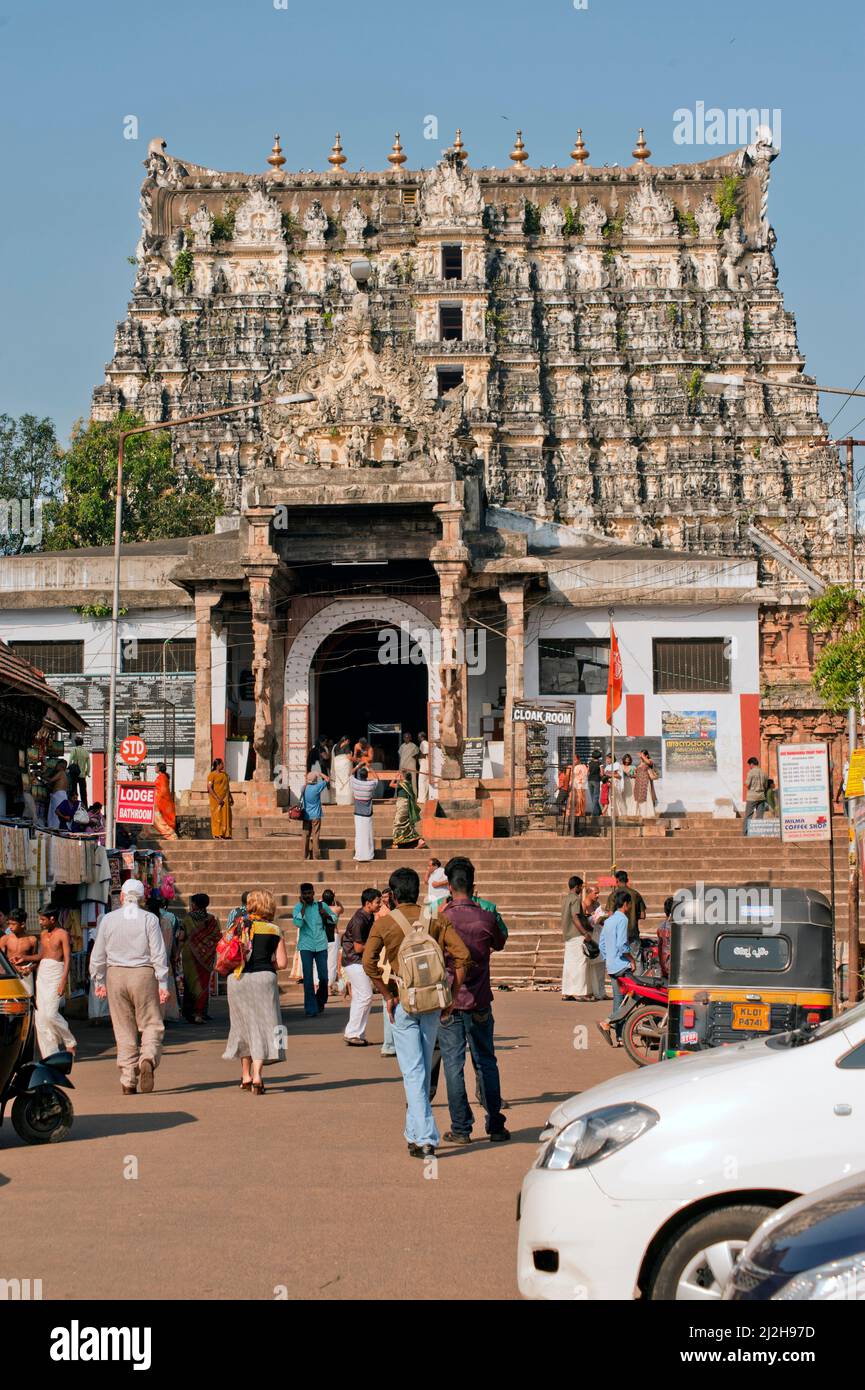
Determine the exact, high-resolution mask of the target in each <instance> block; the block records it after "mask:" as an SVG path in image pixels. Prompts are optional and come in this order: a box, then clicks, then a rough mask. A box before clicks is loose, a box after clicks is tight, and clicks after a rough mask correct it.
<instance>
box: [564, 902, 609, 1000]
mask: <svg viewBox="0 0 865 1390" xmlns="http://www.w3.org/2000/svg"><path fill="white" fill-rule="evenodd" d="M568 887H569V888H570V882H569V884H568ZM598 897H599V893H598V888H597V886H596V885H595V884H593V883H590V884H585V885H582V886H581V887H579V888H578V889H571V892H570V893H569V895H568V897H567V898H566V900H565V908H564V909H563V911H562V932H563V935H565V958H564V967H563V969H562V998H563V999H568V1000H579V1001H580V1002H581V1003H587V1002H588V1001H589V1000H594V999H603V998H604V997H605V990H604V962H603V959H602V957H601V956H600V954H598V955H596V956H595V957H594V958H593V959H590V958H589V956H587V955H586V944H587V943H589V942H593V943H594V945H595V946H597V945H598V940H599V938H600V934H601V925H602V918H603V912H602V910H601V907H600V904H599V902H598ZM589 949H590V950H591V946H590V947H589Z"/></svg>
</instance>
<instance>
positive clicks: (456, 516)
mask: <svg viewBox="0 0 865 1390" xmlns="http://www.w3.org/2000/svg"><path fill="white" fill-rule="evenodd" d="M434 511H435V513H436V515H437V516H438V518H439V520H440V521H441V524H442V538H441V540H440V541H439V542H438V544H437V545H436V546H434V547H433V550H432V552H431V554H430V559H431V560H432V563H433V566H434V568H435V571H436V574H437V575H438V577H439V590H440V596H441V597H440V610H439V634H440V638H441V664H440V667H439V686H440V691H439V700H440V711H441V713H440V717H439V738H440V742H441V749H442V755H443V757H442V769H441V773H440V777H439V781H440V782H451V783H453V782H456V781H459V779H460V778H461V777H462V775H463V772H462V756H461V755H462V750H463V741H464V739H465V736H466V720H467V718H468V691H467V688H466V663H465V646H464V616H463V598H464V585H465V581H466V579H467V578H468V573H469V567H468V559H469V553H468V550H467V549H466V547H465V545H464V544H463V541H462V522H463V514H464V513H463V505H462V501H461V500H458V499H457V497H456V495H455V492H454V494H453V495H452V500H451V501H450V502H440V503H438V504H437V505H436V506H435V508H434Z"/></svg>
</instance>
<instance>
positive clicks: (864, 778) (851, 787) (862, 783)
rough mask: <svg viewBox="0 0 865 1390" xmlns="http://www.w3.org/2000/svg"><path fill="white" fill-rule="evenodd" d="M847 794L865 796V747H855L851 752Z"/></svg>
mask: <svg viewBox="0 0 865 1390" xmlns="http://www.w3.org/2000/svg"><path fill="white" fill-rule="evenodd" d="M844 795H845V796H865V748H854V749H853V752H852V753H851V754H850V766H849V767H848V769H847V781H846V782H845V783H844Z"/></svg>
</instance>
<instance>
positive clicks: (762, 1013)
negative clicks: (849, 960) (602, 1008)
mask: <svg viewBox="0 0 865 1390" xmlns="http://www.w3.org/2000/svg"><path fill="white" fill-rule="evenodd" d="M833 984H834V950H833V933H832V909H831V906H830V904H829V902H828V900H827V899H826V898H825V897H824V896H823V894H822V893H817V892H815V891H814V890H813V889H811V888H776V887H773V886H771V885H769V884H765V883H763V884H757V883H752V884H745V885H743V886H742V887H739V888H734V887H728V886H725V885H714V884H713V885H705V884H699V885H697V886H696V887H694V888H683V889H680V890H679V892H678V893H676V895H675V898H674V903H673V912H672V923H671V941H670V997H669V1014H668V1022H667V1037H666V1043H665V1049H664V1055H665V1056H666V1057H678V1056H681V1055H682V1054H683V1053H688V1052H696V1051H699V1050H700V1049H701V1048H704V1047H723V1046H725V1045H728V1044H730V1043H737V1042H744V1041H745V1040H746V1039H748V1038H757V1037H763V1036H768V1035H769V1034H771V1033H789V1032H792V1030H793V1029H795V1028H802V1027H813V1026H814V1025H816V1024H818V1023H822V1022H823V1021H824V1020H825V1019H827V1018H829V1017H830V1016H831V1014H832V1005H833Z"/></svg>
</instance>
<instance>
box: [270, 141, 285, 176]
mask: <svg viewBox="0 0 865 1390" xmlns="http://www.w3.org/2000/svg"><path fill="white" fill-rule="evenodd" d="M267 162H268V164H269V165H270V167H271V169H272V170H273V172H274V173H275V174H278V173H280V172H281V170H282V166H283V164H284V163H285V155H284V154H283V153H282V146H281V145H280V143H279V136H278V135H274V137H273V149H272V150H271V151H270V154H269V155H268V156H267Z"/></svg>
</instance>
